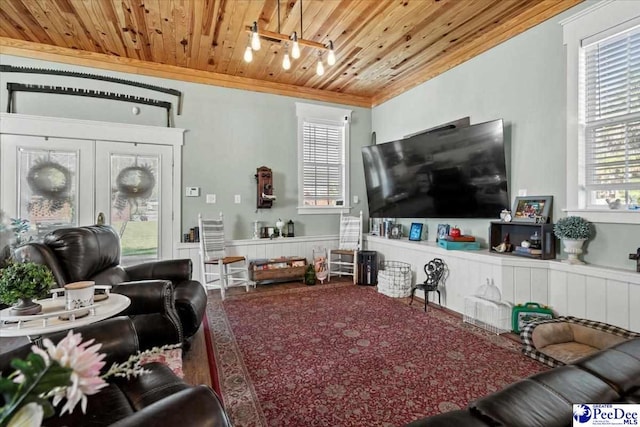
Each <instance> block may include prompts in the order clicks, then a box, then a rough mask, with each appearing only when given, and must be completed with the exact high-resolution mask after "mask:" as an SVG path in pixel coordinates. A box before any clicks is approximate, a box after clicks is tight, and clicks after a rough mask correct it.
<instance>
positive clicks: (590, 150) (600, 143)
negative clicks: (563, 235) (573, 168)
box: [580, 27, 640, 208]
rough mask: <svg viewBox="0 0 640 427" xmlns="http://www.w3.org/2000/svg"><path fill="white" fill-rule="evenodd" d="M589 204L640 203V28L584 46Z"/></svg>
mask: <svg viewBox="0 0 640 427" xmlns="http://www.w3.org/2000/svg"><path fill="white" fill-rule="evenodd" d="M582 57H583V61H582V64H581V65H582V67H583V68H582V73H583V75H584V80H583V81H584V86H583V90H582V91H581V95H582V96H581V99H580V107H581V108H582V114H581V120H580V122H581V126H582V127H583V135H584V152H585V157H584V158H585V191H586V192H587V203H586V206H587V207H596V208H598V207H608V206H607V202H610V203H615V201H616V200H618V201H619V202H620V203H619V204H620V205H621V207H622V206H624V207H627V206H629V205H630V204H635V203H640V27H636V28H633V29H631V30H628V31H624V32H623V33H621V34H617V35H615V36H613V37H609V38H606V39H604V40H602V41H599V42H596V43H593V44H591V45H590V46H584V47H583V55H582Z"/></svg>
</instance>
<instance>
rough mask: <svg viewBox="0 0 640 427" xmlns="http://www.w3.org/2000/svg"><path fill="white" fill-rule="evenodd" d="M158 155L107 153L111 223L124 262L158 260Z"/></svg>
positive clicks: (128, 263)
mask: <svg viewBox="0 0 640 427" xmlns="http://www.w3.org/2000/svg"><path fill="white" fill-rule="evenodd" d="M159 167H160V159H159V157H158V156H136V155H127V154H112V155H111V212H110V218H111V225H112V226H113V227H114V228H115V229H116V231H117V232H118V233H119V234H120V243H121V246H122V259H121V262H122V264H124V265H133V264H138V263H140V262H145V261H153V260H157V259H158V247H159V244H160V237H159V236H160V235H159V224H160V222H159V205H160V191H159V190H160V189H159V182H158V179H157V178H158V176H159V175H158V172H159Z"/></svg>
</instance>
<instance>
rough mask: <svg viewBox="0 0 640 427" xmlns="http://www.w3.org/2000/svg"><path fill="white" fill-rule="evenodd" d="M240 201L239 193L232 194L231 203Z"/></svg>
mask: <svg viewBox="0 0 640 427" xmlns="http://www.w3.org/2000/svg"><path fill="white" fill-rule="evenodd" d="M241 202H242V198H241V197H240V195H239V194H236V195H235V196H233V203H236V204H238V203H241Z"/></svg>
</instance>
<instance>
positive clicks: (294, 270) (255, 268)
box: [249, 256, 307, 284]
mask: <svg viewBox="0 0 640 427" xmlns="http://www.w3.org/2000/svg"><path fill="white" fill-rule="evenodd" d="M306 267H307V259H306V258H304V257H295V256H293V257H280V258H272V259H254V260H251V262H250V264H249V274H250V276H251V280H253V281H254V282H256V283H261V284H266V283H276V282H291V281H295V280H304V273H305V270H306Z"/></svg>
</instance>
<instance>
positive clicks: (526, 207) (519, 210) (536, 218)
mask: <svg viewBox="0 0 640 427" xmlns="http://www.w3.org/2000/svg"><path fill="white" fill-rule="evenodd" d="M552 203H553V196H531V197H516V200H515V202H514V203H513V218H512V221H519V222H534V223H542V221H544V223H546V222H547V221H548V220H549V214H550V213H551V205H552Z"/></svg>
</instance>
